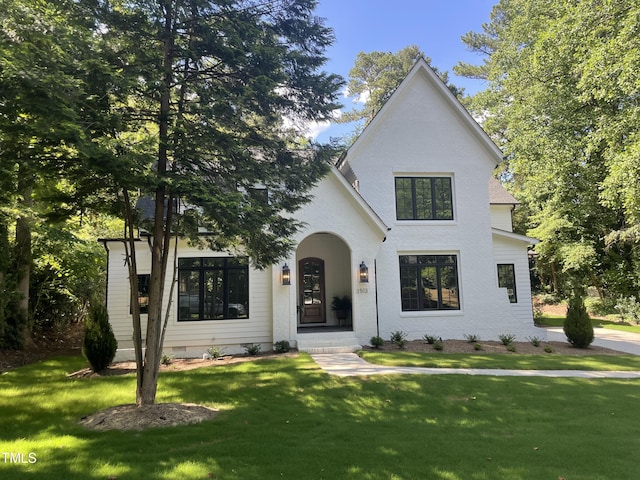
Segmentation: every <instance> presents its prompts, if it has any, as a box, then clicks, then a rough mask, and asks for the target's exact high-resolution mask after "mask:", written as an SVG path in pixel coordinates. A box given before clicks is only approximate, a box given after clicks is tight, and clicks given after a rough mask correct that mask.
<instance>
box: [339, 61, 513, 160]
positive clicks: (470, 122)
mask: <svg viewBox="0 0 640 480" xmlns="http://www.w3.org/2000/svg"><path fill="white" fill-rule="evenodd" d="M418 75H424V76H425V77H426V79H427V80H428V82H429V84H430V85H431V86H432V87H433V88H434V89H435V91H436V92H438V93H439V94H440V95H442V96H443V97H445V99H446V100H447V102H448V103H449V105H450V106H451V108H452V110H453V111H454V112H455V114H456V115H458V117H459V118H460V119H461V120H462V122H463V123H465V124H466V125H467V126H468V127H469V129H470V131H471V132H472V133H473V134H474V135H475V137H476V138H477V139H478V140H479V141H480V143H481V144H482V145H483V146H484V147H485V148H486V149H487V150H488V151H489V152H490V154H491V155H492V156H493V158H494V161H495V163H496V165H497V164H498V163H499V162H500V161H502V151H501V150H500V149H499V148H498V147H497V145H496V144H495V143H493V141H492V140H491V138H490V137H489V135H487V133H486V132H485V131H484V130H483V129H482V127H481V126H480V125H479V124H478V122H476V121H475V120H474V119H473V117H472V116H471V114H469V112H468V111H467V109H466V108H464V106H463V105H462V104H461V103H460V101H459V100H458V99H457V98H456V96H455V95H454V94H453V93H451V91H450V90H449V89H448V88H447V86H446V85H445V83H444V82H443V81H442V80H441V79H440V77H438V75H436V73H435V72H434V71H433V69H432V68H431V67H430V66H429V64H428V63H427V61H426V60H425V59H424V58H419V59H418V61H417V62H416V63H415V64H414V66H413V67H412V68H411V70H410V71H409V73H408V74H407V76H406V77H405V78H404V80H402V82H401V83H400V85H399V86H398V88H396V90H395V91H394V92H393V94H392V95H391V96H390V97H389V99H388V100H387V101H386V102H385V104H384V105H383V106H382V108H381V109H380V110H379V111H378V113H376V115H375V117H374V118H373V120H371V122H370V123H369V124H368V125H367V126H366V127H365V129H364V130H363V131H362V133H361V134H360V135H359V136H358V138H356V140H355V142H353V144H352V145H351V147H349V150H348V151H347V154H346V155H345V156H344V157H343V158H342V159H341V161H339V162H338V165H337V166H338V168H340V166H341V165H342V162H344V161H345V160H346V158H348V157H349V153H350V152H351V151H355V150H357V149H358V147H359V145H360V144H361V143H363V142H365V141H366V139H367V137H368V136H369V135H370V132H372V131H373V130H374V127H375V125H376V123H378V122H379V121H380V118H381V117H383V116H384V114H385V112H386V111H387V110H388V109H389V108H391V106H392V105H393V104H394V102H395V99H396V98H397V97H399V96H400V95H401V94H402V92H403V91H404V90H406V89H407V88H409V85H410V84H411V82H412V81H413V79H414V77H416V76H418Z"/></svg>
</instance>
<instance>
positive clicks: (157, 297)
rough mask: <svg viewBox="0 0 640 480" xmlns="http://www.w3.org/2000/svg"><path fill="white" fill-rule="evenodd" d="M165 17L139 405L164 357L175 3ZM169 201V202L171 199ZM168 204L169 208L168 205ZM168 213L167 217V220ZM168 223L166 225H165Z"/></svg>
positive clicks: (147, 400)
mask: <svg viewBox="0 0 640 480" xmlns="http://www.w3.org/2000/svg"><path fill="white" fill-rule="evenodd" d="M163 6H164V9H165V11H164V13H165V25H164V38H163V47H164V48H163V68H164V75H163V82H162V92H161V96H160V111H159V114H158V126H159V146H158V164H157V180H158V184H157V187H156V195H155V210H154V226H153V240H152V244H151V278H150V281H149V313H148V319H147V337H146V338H147V345H146V346H147V349H146V351H145V358H144V370H143V376H142V387H141V390H140V396H139V398H137V403H138V405H152V404H154V403H155V400H156V392H157V388H158V369H159V367H160V356H161V355H162V345H161V344H160V341H161V333H162V324H163V322H162V318H163V316H162V300H163V297H164V284H165V277H166V267H167V256H168V253H169V247H170V246H169V243H168V239H170V235H169V233H170V231H171V224H170V222H171V215H170V214H169V213H168V211H170V210H171V204H170V203H171V202H170V201H171V198H170V195H168V192H167V188H166V187H165V184H164V180H165V177H166V173H167V164H168V151H169V120H170V113H171V83H172V77H173V73H172V72H173V35H174V32H173V0H166V1H165V2H163ZM168 197H169V198H168ZM166 200H168V202H167V204H165V201H166ZM165 213H166V216H165ZM165 222H166V223H165Z"/></svg>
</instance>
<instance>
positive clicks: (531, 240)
mask: <svg viewBox="0 0 640 480" xmlns="http://www.w3.org/2000/svg"><path fill="white" fill-rule="evenodd" d="M491 233H493V234H494V235H498V236H500V237H505V238H509V239H511V240H516V241H519V242H525V243H526V244H528V245H537V244H538V243H540V240H538V239H537V238H533V237H527V236H526V235H520V234H519V233H513V232H507V231H506V230H500V229H499V228H491Z"/></svg>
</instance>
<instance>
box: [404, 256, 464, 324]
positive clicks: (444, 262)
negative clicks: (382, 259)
mask: <svg viewBox="0 0 640 480" xmlns="http://www.w3.org/2000/svg"><path fill="white" fill-rule="evenodd" d="M414 259H415V260H414ZM399 264H400V304H401V309H402V311H403V312H413V311H427V312H428V311H451V310H460V279H459V274H458V256H457V255H455V254H425V255H400V256H399ZM423 269H432V270H433V271H434V273H435V282H434V283H432V284H425V283H426V282H430V279H426V278H425V277H424V276H423ZM447 270H451V271H452V277H450V278H449V281H452V280H453V286H452V287H447V285H445V284H443V282H444V283H446V280H447ZM433 290H435V293H436V298H435V299H434V298H432V297H431V295H430V294H431V292H432V291H433ZM427 291H428V293H427ZM452 291H455V296H452ZM445 298H446V299H447V300H446V301H445ZM452 298H453V299H454V302H455V306H454V307H451V306H449V304H450V301H451V299H452Z"/></svg>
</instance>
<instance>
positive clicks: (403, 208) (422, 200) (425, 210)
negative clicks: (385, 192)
mask: <svg viewBox="0 0 640 480" xmlns="http://www.w3.org/2000/svg"><path fill="white" fill-rule="evenodd" d="M395 182H396V185H395V189H396V218H397V219H398V220H453V200H452V198H453V196H452V193H451V177H395Z"/></svg>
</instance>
